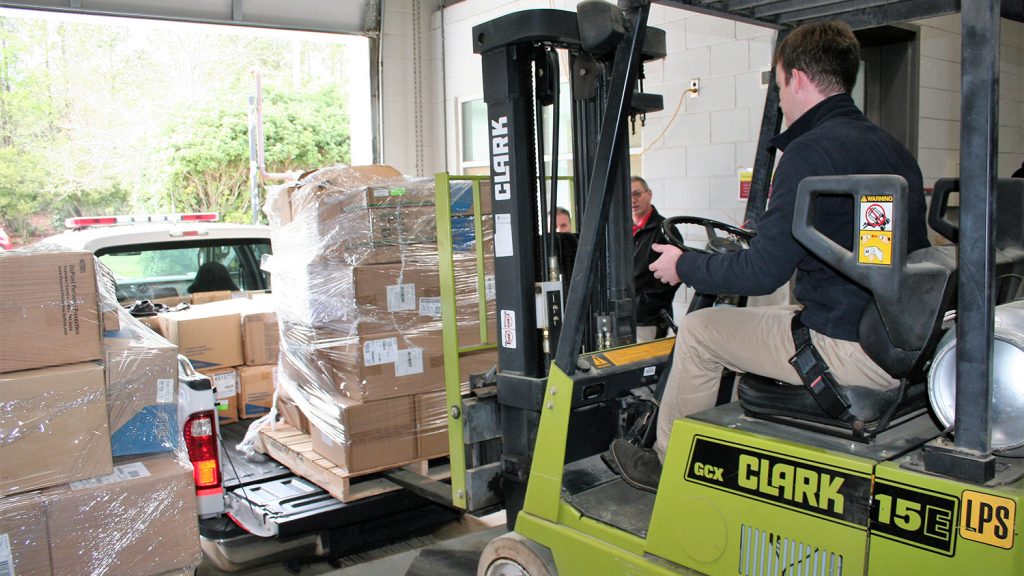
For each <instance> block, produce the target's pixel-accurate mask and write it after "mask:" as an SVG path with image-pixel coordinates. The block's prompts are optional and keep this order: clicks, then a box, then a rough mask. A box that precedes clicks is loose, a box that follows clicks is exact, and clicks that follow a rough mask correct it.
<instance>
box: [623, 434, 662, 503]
mask: <svg viewBox="0 0 1024 576" xmlns="http://www.w3.org/2000/svg"><path fill="white" fill-rule="evenodd" d="M610 452H611V453H612V460H614V461H615V465H616V466H617V467H618V469H619V470H620V473H621V475H622V479H623V480H624V481H625V482H626V484H629V485H630V486H632V487H634V488H638V489H640V490H646V491H648V492H657V491H658V481H659V480H661V459H659V458H658V455H657V454H656V453H655V452H654V450H651V449H650V448H638V447H637V446H634V445H632V444H630V443H629V442H627V441H625V440H621V439H619V440H615V441H614V442H612V447H611V450H610Z"/></svg>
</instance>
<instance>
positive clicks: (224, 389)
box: [213, 370, 238, 398]
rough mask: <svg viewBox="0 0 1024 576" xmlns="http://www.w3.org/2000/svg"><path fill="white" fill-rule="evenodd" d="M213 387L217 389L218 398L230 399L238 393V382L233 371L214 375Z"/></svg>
mask: <svg viewBox="0 0 1024 576" xmlns="http://www.w3.org/2000/svg"><path fill="white" fill-rule="evenodd" d="M213 385H214V387H215V388H217V398H230V397H232V396H234V395H235V394H237V393H238V381H237V379H236V378H235V372H234V371H233V370H232V371H231V372H224V373H222V374H214V375H213Z"/></svg>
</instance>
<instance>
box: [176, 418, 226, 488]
mask: <svg viewBox="0 0 1024 576" xmlns="http://www.w3.org/2000/svg"><path fill="white" fill-rule="evenodd" d="M216 418H217V415H216V414H215V413H214V411H213V410H207V411H205V412H197V413H195V414H193V415H192V416H190V417H189V418H188V420H186V421H185V430H184V433H185V434H184V435H185V447H186V448H187V449H188V459H189V460H191V461H192V468H193V472H192V474H193V475H194V476H195V480H196V491H197V492H204V491H208V490H210V489H211V488H219V487H220V456H219V454H218V452H217V431H216V420H215V419H216Z"/></svg>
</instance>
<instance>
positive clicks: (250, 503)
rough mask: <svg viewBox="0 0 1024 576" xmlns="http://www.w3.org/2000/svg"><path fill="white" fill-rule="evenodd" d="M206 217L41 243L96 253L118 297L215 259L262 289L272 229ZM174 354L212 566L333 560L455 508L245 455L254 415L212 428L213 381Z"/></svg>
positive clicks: (82, 232)
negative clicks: (368, 490) (348, 489)
mask: <svg viewBox="0 0 1024 576" xmlns="http://www.w3.org/2000/svg"><path fill="white" fill-rule="evenodd" d="M214 220H216V215H213V214H176V215H169V216H160V217H154V216H142V217H138V216H109V217H96V218H90V217H86V218H70V219H68V220H67V221H66V226H67V227H68V230H67V231H65V232H63V233H60V234H57V235H55V236H51V237H49V238H47V239H45V240H43V243H44V244H49V245H52V246H61V247H65V248H69V249H74V250H88V251H91V252H93V253H94V254H96V256H97V257H98V259H99V260H100V261H101V262H103V263H104V264H105V265H106V266H107V267H108V268H110V270H111V271H112V272H113V274H114V280H115V282H116V289H117V292H116V293H117V297H118V300H119V301H120V302H121V303H122V304H123V305H126V306H131V305H132V304H135V303H136V302H138V301H141V300H151V301H153V300H156V301H159V300H165V299H170V300H171V301H173V299H174V298H175V297H181V296H185V295H186V294H188V289H189V287H190V286H191V285H192V284H193V282H194V281H195V277H196V274H197V272H198V271H199V269H200V267H201V266H202V265H203V264H205V263H207V262H211V261H212V262H218V263H220V264H222V265H223V266H224V268H226V269H227V270H228V273H229V275H230V277H231V281H232V282H233V283H234V285H235V287H237V288H238V289H240V290H268V289H270V288H271V285H270V275H269V274H268V273H267V272H266V271H264V270H262V269H261V268H260V262H261V259H262V258H263V257H264V256H265V255H268V254H270V253H271V243H270V229H269V228H268V227H267V226H263V225H243V224H226V223H218V222H215V221H214ZM179 364H180V369H179V383H180V386H179V402H178V412H179V414H178V422H179V425H180V426H181V430H182V435H183V441H184V446H185V448H186V450H187V452H188V454H189V459H190V460H191V461H192V464H193V468H194V469H195V470H196V474H195V478H196V483H197V486H196V496H197V501H198V504H199V519H198V521H199V529H200V538H201V544H202V548H203V553H204V556H205V559H206V562H207V563H209V564H210V565H212V566H214V567H216V568H217V569H219V570H221V571H225V572H234V571H239V570H243V569H247V568H251V567H255V566H259V565H265V564H270V563H275V562H283V563H287V564H290V565H293V566H296V567H297V566H298V565H299V563H303V562H308V561H315V560H333V559H336V558H339V557H341V556H343V555H346V554H349V553H353V552H357V551H361V550H364V549H368V548H372V547H376V546H379V545H381V544H383V543H385V542H390V541H395V540H398V539H402V538H406V537H410V536H414V535H418V534H422V533H426V532H428V531H430V530H432V529H433V528H435V527H436V526H437V525H439V524H441V523H444V522H447V521H450V520H452V519H454V518H455V517H456V514H455V512H453V511H452V510H451V509H449V508H446V507H443V506H439V505H436V504H433V503H431V502H430V501H429V500H427V499H425V498H423V497H420V496H417V495H415V494H413V493H412V492H409V491H406V490H398V491H393V492H388V493H384V494H380V495H376V496H371V497H369V498H365V499H361V500H356V501H354V502H351V503H343V502H341V501H339V500H337V499H335V498H333V497H332V496H331V495H330V494H328V493H327V492H326V491H325V490H323V489H321V488H320V487H318V486H316V485H314V484H312V483H310V482H308V481H306V480H305V479H303V478H300V477H298V476H296V475H294V474H293V473H291V472H290V471H289V470H288V469H287V468H285V467H284V466H282V465H281V464H279V463H277V462H276V461H274V460H272V459H270V458H268V457H266V456H264V455H261V454H258V453H256V454H245V453H243V452H242V451H240V450H239V449H238V448H237V446H238V444H239V443H241V441H242V440H243V437H244V436H245V433H246V431H247V429H248V427H249V425H250V422H247V421H242V422H236V423H233V424H227V425H225V426H220V425H219V423H218V422H217V418H216V417H215V411H214V394H215V391H214V390H213V387H212V385H211V383H210V380H209V379H208V378H205V377H203V376H201V375H199V374H197V373H195V371H194V370H193V369H192V366H191V364H190V363H189V362H188V361H187V359H185V358H183V357H182V358H181V359H180V361H179Z"/></svg>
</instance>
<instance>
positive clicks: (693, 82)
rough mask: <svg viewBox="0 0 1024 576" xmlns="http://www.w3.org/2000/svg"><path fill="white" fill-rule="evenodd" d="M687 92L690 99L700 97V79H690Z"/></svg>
mask: <svg viewBox="0 0 1024 576" xmlns="http://www.w3.org/2000/svg"><path fill="white" fill-rule="evenodd" d="M689 92H690V97H691V98H696V97H697V96H699V95H700V78H691V79H690V89H689Z"/></svg>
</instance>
